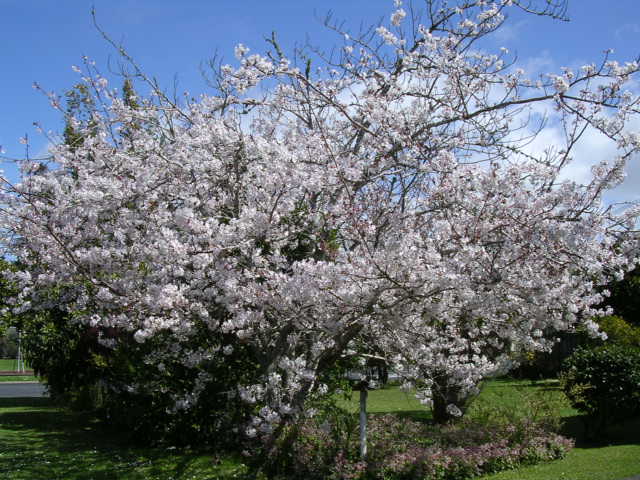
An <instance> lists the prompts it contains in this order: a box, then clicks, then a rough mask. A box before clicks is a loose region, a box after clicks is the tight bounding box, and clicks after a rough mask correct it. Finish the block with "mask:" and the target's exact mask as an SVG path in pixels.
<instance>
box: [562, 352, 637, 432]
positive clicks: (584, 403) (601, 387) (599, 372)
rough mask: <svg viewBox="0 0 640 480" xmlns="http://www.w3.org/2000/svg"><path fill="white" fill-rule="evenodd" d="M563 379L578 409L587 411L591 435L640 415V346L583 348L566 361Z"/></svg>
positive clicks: (565, 387)
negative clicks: (611, 424) (614, 423)
mask: <svg viewBox="0 0 640 480" xmlns="http://www.w3.org/2000/svg"><path fill="white" fill-rule="evenodd" d="M561 380H562V384H563V388H564V391H565V393H566V395H567V397H568V398H569V399H570V401H571V403H572V405H573V406H574V408H576V409H578V410H580V411H582V412H585V413H586V414H587V416H588V417H587V428H588V430H589V432H590V434H591V435H595V434H597V433H599V432H601V431H602V430H603V429H604V428H605V427H606V426H607V425H608V424H610V423H613V422H618V421H622V420H625V419H628V418H633V417H635V416H638V415H640V388H638V386H639V385H640V349H639V348H633V347H626V346H622V345H604V346H601V347H597V348H591V349H589V348H581V349H579V350H578V351H576V352H575V353H574V354H573V355H572V356H571V357H569V358H568V359H567V360H566V361H565V364H564V366H563V370H562V372H561Z"/></svg>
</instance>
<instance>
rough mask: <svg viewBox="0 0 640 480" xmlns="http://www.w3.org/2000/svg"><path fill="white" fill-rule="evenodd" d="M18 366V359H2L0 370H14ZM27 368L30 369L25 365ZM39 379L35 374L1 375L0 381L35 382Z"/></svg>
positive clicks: (0, 360)
mask: <svg viewBox="0 0 640 480" xmlns="http://www.w3.org/2000/svg"><path fill="white" fill-rule="evenodd" d="M17 368H18V360H16V359H6V358H2V359H0V371H12V370H16V369H17ZM25 369H29V367H28V366H26V365H25ZM36 380H37V378H36V377H34V376H33V375H18V376H14V375H11V376H4V375H0V382H35V381H36Z"/></svg>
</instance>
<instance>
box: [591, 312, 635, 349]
mask: <svg viewBox="0 0 640 480" xmlns="http://www.w3.org/2000/svg"><path fill="white" fill-rule="evenodd" d="M598 325H599V326H600V330H602V331H603V332H605V333H606V334H607V337H608V342H611V343H616V344H619V345H626V346H629V347H640V327H635V326H633V325H632V324H630V323H629V322H627V321H626V320H625V319H624V318H622V317H618V316H616V315H610V316H608V317H602V318H601V319H600V320H598Z"/></svg>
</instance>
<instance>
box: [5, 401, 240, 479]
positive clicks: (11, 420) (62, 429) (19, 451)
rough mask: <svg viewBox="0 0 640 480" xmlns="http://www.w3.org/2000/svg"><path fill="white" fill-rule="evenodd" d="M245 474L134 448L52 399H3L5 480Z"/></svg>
mask: <svg viewBox="0 0 640 480" xmlns="http://www.w3.org/2000/svg"><path fill="white" fill-rule="evenodd" d="M244 470H245V467H244V466H243V465H242V463H241V462H239V461H238V460H236V459H234V458H231V457H229V458H221V459H217V458H214V457H212V456H211V455H208V454H205V453H202V452H194V451H181V450H175V449H167V448H140V447H133V446H130V445H128V444H127V442H125V441H123V439H122V436H120V435H116V434H111V433H109V432H105V431H104V430H103V429H102V428H100V426H99V425H98V424H96V423H95V422H94V421H93V420H92V419H91V418H90V417H88V416H86V415H81V414H71V413H69V412H65V411H62V410H60V409H58V408H55V407H53V406H52V405H51V403H50V401H49V400H48V399H40V398H29V399H24V398H21V399H14V398H0V478H1V479H3V480H56V479H60V480H90V479H91V480H107V479H109V480H110V479H113V480H134V479H135V480H213V479H217V478H219V479H232V478H238V477H240V476H241V474H242V472H243V471H244Z"/></svg>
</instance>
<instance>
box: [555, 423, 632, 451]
mask: <svg viewBox="0 0 640 480" xmlns="http://www.w3.org/2000/svg"><path fill="white" fill-rule="evenodd" d="M587 422H588V417H587V415H572V416H569V417H565V418H564V426H563V427H562V430H561V432H560V433H561V434H562V435H564V436H565V437H568V438H573V439H574V440H575V442H576V447H579V448H601V447H608V446H614V445H632V444H640V417H638V418H635V419H631V420H626V421H623V422H619V423H615V424H612V425H610V426H608V427H607V428H606V429H605V430H604V431H602V432H600V433H599V434H598V438H597V439H592V438H591V439H590V438H588V437H587V429H586V424H587Z"/></svg>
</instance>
